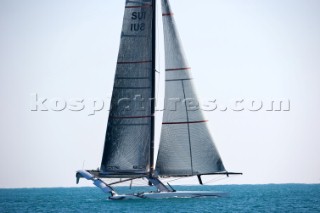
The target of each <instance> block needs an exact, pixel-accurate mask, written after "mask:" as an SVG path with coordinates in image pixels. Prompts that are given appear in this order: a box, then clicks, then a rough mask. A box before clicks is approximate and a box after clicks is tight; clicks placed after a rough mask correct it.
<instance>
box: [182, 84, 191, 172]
mask: <svg viewBox="0 0 320 213" xmlns="http://www.w3.org/2000/svg"><path fill="white" fill-rule="evenodd" d="M181 83H182V90H183V96H184V100H186V92H185V90H184V82H183V81H181ZM184 105H185V107H186V115H187V122H189V114H188V108H187V102H186V101H185V102H184ZM187 125H188V136H189V150H190V163H191V174H193V162H192V148H191V138H190V124H189V123H187Z"/></svg>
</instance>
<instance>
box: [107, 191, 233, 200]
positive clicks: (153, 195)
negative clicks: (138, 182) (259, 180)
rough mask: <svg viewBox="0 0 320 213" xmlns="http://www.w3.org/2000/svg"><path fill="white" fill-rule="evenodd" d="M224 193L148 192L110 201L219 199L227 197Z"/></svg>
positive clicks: (111, 198) (123, 196)
mask: <svg viewBox="0 0 320 213" xmlns="http://www.w3.org/2000/svg"><path fill="white" fill-rule="evenodd" d="M226 196H227V193H224V192H207V191H180V192H146V193H137V194H129V195H114V196H112V197H109V200H137V199H168V198H218V197H226Z"/></svg>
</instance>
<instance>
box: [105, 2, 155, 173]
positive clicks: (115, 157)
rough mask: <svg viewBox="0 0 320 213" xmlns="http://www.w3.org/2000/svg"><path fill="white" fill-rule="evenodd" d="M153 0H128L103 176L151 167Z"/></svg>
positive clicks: (107, 135)
mask: <svg viewBox="0 0 320 213" xmlns="http://www.w3.org/2000/svg"><path fill="white" fill-rule="evenodd" d="M152 2H153V1H152V0H132V1H130V0H127V1H126V7H125V13H124V19H123V27H122V33H121V43H120V50H119V55H118V62H117V68H116V74H115V79H114V87H113V94H112V99H111V111H110V114H109V120H108V126H107V133H106V138H105V147H104V152H103V158H102V162H101V174H102V175H104V176H108V175H110V176H120V177H124V176H135V175H137V174H146V173H148V172H149V170H150V141H151V139H152V131H151V130H152V129H151V128H152V119H153V118H152V116H153V111H152V109H151V103H150V99H152V97H153V89H154V88H153V87H154V85H153V76H152V75H153V74H152V72H153V33H152V32H153V22H152V20H153V5H152Z"/></svg>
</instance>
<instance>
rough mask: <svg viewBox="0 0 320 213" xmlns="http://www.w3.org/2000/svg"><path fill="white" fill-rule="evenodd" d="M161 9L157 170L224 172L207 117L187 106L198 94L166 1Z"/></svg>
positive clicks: (166, 173)
mask: <svg viewBox="0 0 320 213" xmlns="http://www.w3.org/2000/svg"><path fill="white" fill-rule="evenodd" d="M162 12H163V14H162V16H163V26H164V39H165V42H164V43H165V54H166V57H165V62H166V83H165V110H164V114H163V123H162V131H161V139H160V148H159V153H158V159H157V164H156V165H157V168H156V171H157V173H158V175H160V176H193V175H204V174H212V173H216V172H225V168H224V165H223V163H222V160H221V158H220V155H219V153H218V150H217V148H216V147H215V145H214V143H213V140H212V138H211V135H210V132H209V131H208V128H207V126H206V123H207V120H205V118H204V117H203V115H202V112H201V111H199V110H195V109H192V108H191V107H190V102H195V101H196V100H197V96H196V93H195V90H194V86H193V80H192V76H191V68H190V67H189V65H188V62H187V61H186V59H185V57H184V52H183V48H182V45H181V42H180V38H179V34H178V31H177V29H176V24H175V20H174V17H173V13H172V11H171V9H170V5H169V2H168V0H162ZM172 103H174V104H173V105H174V108H172V107H173V106H172ZM169 105H171V106H169Z"/></svg>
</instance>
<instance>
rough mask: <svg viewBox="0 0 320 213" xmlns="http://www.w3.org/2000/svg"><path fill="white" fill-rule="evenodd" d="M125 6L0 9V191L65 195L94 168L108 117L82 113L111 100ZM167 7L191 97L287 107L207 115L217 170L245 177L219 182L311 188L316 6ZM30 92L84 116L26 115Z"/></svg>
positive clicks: (16, 5)
mask: <svg viewBox="0 0 320 213" xmlns="http://www.w3.org/2000/svg"><path fill="white" fill-rule="evenodd" d="M124 2H125V1H124V0H123V1H118V0H117V1H105V0H92V1H84V0H68V1H65V0H55V1H53V0H51V1H49V0H28V1H25V0H0V97H1V104H0V109H1V111H0V113H1V121H0V125H1V128H0V129H1V134H0V170H1V172H0V188H3V187H59V186H75V178H74V176H75V171H76V170H77V169H81V168H82V167H83V164H84V168H87V169H95V168H97V167H98V166H99V165H100V160H101V156H102V148H103V143H104V136H105V128H106V124H107V118H108V112H107V110H106V109H105V110H102V111H101V112H97V113H96V114H95V115H94V116H88V114H90V107H91V105H90V104H92V101H93V100H95V99H101V98H105V99H106V98H107V97H110V94H111V92H112V85H113V78H114V72H115V66H116V59H117V54H118V47H119V40H120V31H121V24H122V17H123V11H124ZM171 4H172V7H173V10H174V13H175V18H176V21H177V24H178V28H179V31H180V34H181V37H182V41H183V44H184V47H185V51H186V55H187V57H188V59H189V62H190V65H191V66H192V68H193V70H192V71H193V76H194V78H195V79H196V81H195V83H196V87H197V90H198V94H199V96H200V97H201V98H209V99H217V100H218V101H220V102H223V103H227V102H228V101H229V100H241V99H244V100H246V101H250V100H261V101H264V103H268V101H269V102H270V101H271V100H290V101H291V110H290V111H289V112H268V111H266V110H265V108H263V109H262V110H260V111H258V112H251V111H249V110H244V111H243V112H234V111H230V110H228V111H226V112H222V111H220V110H216V111H213V112H207V113H206V116H207V118H208V120H210V123H209V128H210V130H211V132H212V134H213V137H214V139H215V143H216V145H217V147H218V149H219V151H220V154H221V156H222V159H223V161H224V164H225V166H226V168H227V169H228V170H229V171H236V172H238V171H241V172H243V173H244V176H241V177H236V178H231V179H229V180H228V181H227V182H226V181H224V182H222V183H231V184H232V183H235V184H238V183H240V184H241V183H248V184H256V183H319V182H320V155H319V151H320V113H319V109H320V84H319V83H320V73H319V72H320V1H319V0H255V1H253V0H241V1H240V0H223V1H222V0H200V1H197V2H196V3H194V1H186V0H174V1H172V2H171ZM159 12H160V11H159ZM159 17H160V16H159ZM161 24H162V23H161V20H159V35H161V28H162V25H161ZM159 45H160V47H161V48H160V50H159V56H158V59H160V60H159V61H160V62H161V63H159V65H158V69H159V70H160V71H163V68H164V66H163V58H164V55H163V48H162V45H163V41H162V40H161V37H160V39H159ZM163 79H164V78H163V72H162V74H161V79H160V80H163ZM160 82H161V81H160ZM160 86H161V88H162V90H160V92H159V98H160V99H161V97H162V96H163V83H161V84H160ZM35 93H37V94H38V96H39V97H40V98H48V99H49V100H51V99H53V98H60V99H65V100H69V99H74V98H79V99H85V103H86V108H85V109H84V110H82V111H81V112H72V111H70V110H68V109H66V110H64V111H62V112H55V111H52V110H51V109H50V104H47V108H49V110H48V111H42V112H40V111H31V109H32V107H33V105H34V96H32V94H35ZM157 115H158V118H157V129H156V130H157V133H156V134H157V141H158V139H159V130H160V124H159V123H160V122H161V113H158V114H157ZM188 181H190V182H192V180H188ZM194 182H195V181H194ZM195 183H196V182H195ZM86 184H90V183H83V184H82V185H86Z"/></svg>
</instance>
